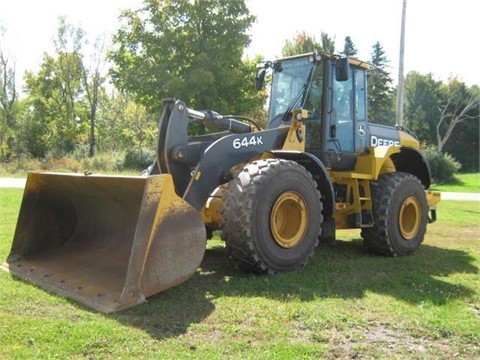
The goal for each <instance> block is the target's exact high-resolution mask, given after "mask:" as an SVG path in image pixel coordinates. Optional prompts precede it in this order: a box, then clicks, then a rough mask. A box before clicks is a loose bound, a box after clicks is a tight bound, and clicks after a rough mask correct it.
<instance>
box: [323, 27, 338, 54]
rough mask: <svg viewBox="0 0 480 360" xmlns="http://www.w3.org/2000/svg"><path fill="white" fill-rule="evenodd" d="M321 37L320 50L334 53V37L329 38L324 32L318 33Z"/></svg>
mask: <svg viewBox="0 0 480 360" xmlns="http://www.w3.org/2000/svg"><path fill="white" fill-rule="evenodd" d="M320 38H321V39H322V41H321V43H322V51H325V52H328V53H330V54H335V39H333V38H331V37H330V35H328V34H327V33H326V32H323V31H322V33H321V34H320Z"/></svg>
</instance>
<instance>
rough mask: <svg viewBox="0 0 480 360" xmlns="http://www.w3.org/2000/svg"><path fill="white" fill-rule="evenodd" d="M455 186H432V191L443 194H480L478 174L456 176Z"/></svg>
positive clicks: (479, 175)
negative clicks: (442, 192)
mask: <svg viewBox="0 0 480 360" xmlns="http://www.w3.org/2000/svg"><path fill="white" fill-rule="evenodd" d="M455 177H456V178H457V179H458V183H457V184H446V185H436V184H433V185H432V190H439V191H445V192H470V193H480V173H473V174H457V175H455Z"/></svg>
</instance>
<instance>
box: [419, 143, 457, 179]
mask: <svg viewBox="0 0 480 360" xmlns="http://www.w3.org/2000/svg"><path fill="white" fill-rule="evenodd" d="M424 154H425V156H426V158H427V163H428V166H429V167H430V173H431V176H432V181H433V182H434V183H436V184H454V183H456V182H457V179H456V178H455V174H456V173H457V171H458V170H459V169H460V168H461V165H460V163H459V162H458V161H456V160H455V159H454V158H453V157H452V156H451V155H450V154H447V153H445V154H444V153H441V152H439V151H438V150H437V149H436V148H435V147H434V146H429V147H428V148H426V149H424Z"/></svg>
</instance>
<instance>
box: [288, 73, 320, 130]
mask: <svg viewBox="0 0 480 360" xmlns="http://www.w3.org/2000/svg"><path fill="white" fill-rule="evenodd" d="M313 69H314V67H313V66H312V68H311V69H310V72H309V73H308V76H307V81H306V82H305V84H303V86H302V88H301V89H300V91H299V92H298V94H297V95H296V96H295V97H294V98H293V100H292V102H291V103H290V105H289V106H288V108H287V110H285V112H284V114H283V116H282V120H283V121H288V120H289V118H288V117H289V116H290V113H291V112H292V111H293V109H295V107H296V106H297V103H298V101H299V100H301V99H303V98H305V95H306V94H307V89H308V84H310V81H311V79H312V76H313Z"/></svg>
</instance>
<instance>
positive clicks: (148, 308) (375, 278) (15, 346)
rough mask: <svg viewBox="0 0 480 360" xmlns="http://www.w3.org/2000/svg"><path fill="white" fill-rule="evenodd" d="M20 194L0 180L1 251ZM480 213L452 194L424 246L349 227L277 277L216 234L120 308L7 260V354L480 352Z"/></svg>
mask: <svg viewBox="0 0 480 360" xmlns="http://www.w3.org/2000/svg"><path fill="white" fill-rule="evenodd" d="M21 196H22V191H21V190H19V189H0V261H2V262H3V261H4V260H5V259H6V257H7V255H8V252H9V250H10V246H11V241H12V237H13V233H14V229H15V224H16V218H17V215H18V210H19V207H20V200H21ZM479 216H480V204H477V203H472V202H459V201H442V202H441V203H440V205H439V208H438V220H437V222H436V223H434V224H431V225H429V228H428V232H427V236H426V239H425V242H424V244H423V245H422V246H421V248H420V250H419V251H418V252H417V254H415V255H414V256H410V257H406V258H385V257H380V256H375V255H370V254H369V253H367V252H366V251H365V249H364V247H363V245H362V242H361V240H360V238H359V232H358V231H341V232H338V234H337V238H338V241H337V244H336V246H334V247H320V248H318V249H317V251H316V253H315V255H314V257H313V258H312V259H311V260H310V262H309V264H308V265H307V266H306V267H305V268H303V269H301V270H299V271H296V272H292V273H286V274H281V275H276V276H259V275H254V274H247V273H244V272H242V271H241V270H239V269H237V268H236V267H235V266H234V264H233V263H232V262H231V261H230V260H229V259H228V255H227V254H226V252H225V249H224V247H223V243H222V242H221V241H220V240H218V239H215V240H213V241H211V242H209V245H208V250H207V252H206V256H205V258H204V261H203V263H202V264H201V267H200V268H199V269H198V271H197V273H196V274H195V275H194V276H193V277H192V278H191V279H190V280H189V281H187V282H185V283H183V284H181V285H179V286H178V287H176V288H173V289H171V290H168V291H166V292H164V293H161V294H158V295H155V296H153V297H151V298H150V299H149V301H148V302H147V303H145V304H142V305H139V306H137V307H134V308H131V309H128V310H125V311H123V312H119V313H116V314H112V315H104V314H100V313H96V312H94V311H91V310H90V309H87V308H85V307H84V306H82V305H79V304H78V303H76V302H74V301H70V300H67V299H64V298H62V297H59V296H56V295H51V294H49V293H47V292H45V291H44V290H42V289H39V288H37V287H35V286H33V285H30V284H28V283H25V282H23V281H19V280H16V279H14V278H12V277H11V275H10V274H9V273H6V272H3V271H0V345H1V346H0V358H1V359H34V358H42V359H43V358H45V359H53V358H68V359H191V358H196V359H197V358H198V359H227V358H229V359H300V358H301V359H304V358H311V359H319V358H325V359H337V358H341V359H351V358H362V359H369V358H378V359H385V358H391V359H393V358H395V359H425V358H436V359H438V358H442V359H451V358H456V359H473V358H479V357H480V330H479V329H480V290H479V289H480V276H479V267H480V241H479V239H480V223H479V221H478V219H479Z"/></svg>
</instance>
